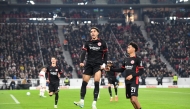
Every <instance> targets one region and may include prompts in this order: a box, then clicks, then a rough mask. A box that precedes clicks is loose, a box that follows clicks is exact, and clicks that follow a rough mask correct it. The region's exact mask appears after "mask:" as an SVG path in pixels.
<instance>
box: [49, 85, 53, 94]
mask: <svg viewBox="0 0 190 109" xmlns="http://www.w3.org/2000/svg"><path fill="white" fill-rule="evenodd" d="M50 92H54V86H53V84H52V83H49V93H50Z"/></svg>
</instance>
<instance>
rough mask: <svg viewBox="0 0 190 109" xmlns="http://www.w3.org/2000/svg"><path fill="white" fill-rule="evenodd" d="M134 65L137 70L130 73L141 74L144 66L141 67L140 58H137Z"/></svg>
mask: <svg viewBox="0 0 190 109" xmlns="http://www.w3.org/2000/svg"><path fill="white" fill-rule="evenodd" d="M136 66H137V69H138V70H137V71H136V72H134V73H133V74H132V75H133V76H141V75H142V74H143V73H144V67H143V63H142V60H141V59H140V58H137V62H136Z"/></svg>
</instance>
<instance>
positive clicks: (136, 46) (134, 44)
mask: <svg viewBox="0 0 190 109" xmlns="http://www.w3.org/2000/svg"><path fill="white" fill-rule="evenodd" d="M129 45H131V46H132V47H133V48H135V52H136V51H138V49H139V47H138V45H137V44H136V43H135V42H130V43H129Z"/></svg>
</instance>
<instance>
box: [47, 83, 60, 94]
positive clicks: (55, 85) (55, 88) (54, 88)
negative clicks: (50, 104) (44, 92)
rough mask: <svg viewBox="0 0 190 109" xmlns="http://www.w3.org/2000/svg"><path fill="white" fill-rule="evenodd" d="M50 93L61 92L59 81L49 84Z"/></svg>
mask: <svg viewBox="0 0 190 109" xmlns="http://www.w3.org/2000/svg"><path fill="white" fill-rule="evenodd" d="M49 92H59V81H56V82H50V83H49Z"/></svg>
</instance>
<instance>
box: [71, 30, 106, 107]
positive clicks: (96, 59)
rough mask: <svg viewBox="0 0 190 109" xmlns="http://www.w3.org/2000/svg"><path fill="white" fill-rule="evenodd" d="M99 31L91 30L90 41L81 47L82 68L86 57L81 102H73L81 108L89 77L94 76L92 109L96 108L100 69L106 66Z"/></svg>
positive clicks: (104, 49) (104, 51)
mask: <svg viewBox="0 0 190 109" xmlns="http://www.w3.org/2000/svg"><path fill="white" fill-rule="evenodd" d="M98 34H99V29H98V28H96V27H93V28H91V30H90V35H91V40H89V41H87V42H86V43H85V45H84V46H83V48H82V50H83V52H82V54H81V59H80V66H81V67H83V66H84V63H83V62H84V59H85V56H86V53H88V55H87V62H86V65H85V70H84V72H83V82H82V86H81V90H80V96H81V100H80V101H79V102H74V104H75V105H77V106H79V107H81V108H83V107H84V98H85V95H86V86H87V84H88V81H89V80H90V78H91V76H92V75H94V86H95V88H94V101H93V102H92V109H97V108H96V101H97V98H98V93H99V82H100V78H101V69H104V68H105V65H106V64H107V50H108V49H107V44H106V42H105V41H103V40H102V39H99V38H98Z"/></svg>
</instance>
